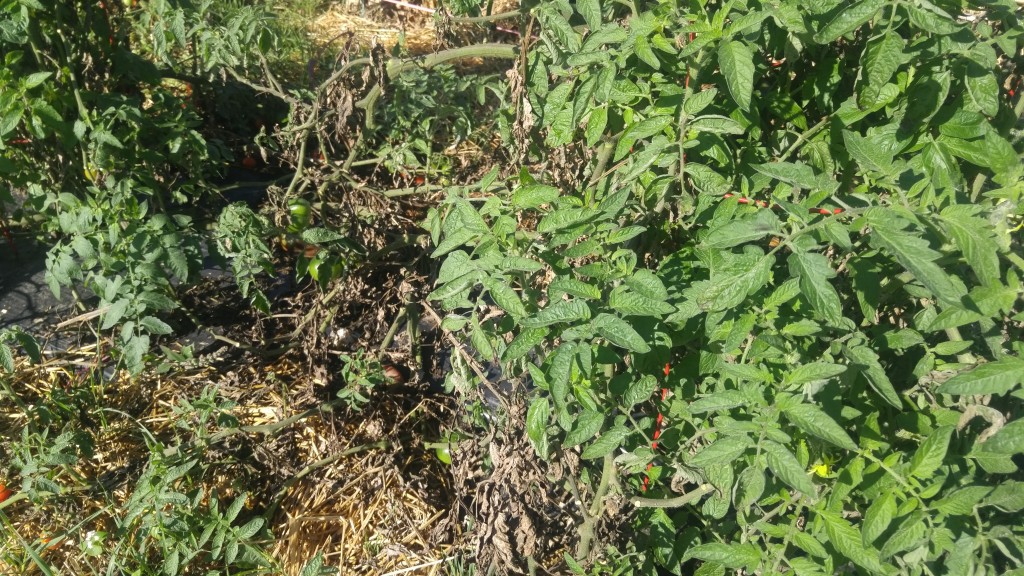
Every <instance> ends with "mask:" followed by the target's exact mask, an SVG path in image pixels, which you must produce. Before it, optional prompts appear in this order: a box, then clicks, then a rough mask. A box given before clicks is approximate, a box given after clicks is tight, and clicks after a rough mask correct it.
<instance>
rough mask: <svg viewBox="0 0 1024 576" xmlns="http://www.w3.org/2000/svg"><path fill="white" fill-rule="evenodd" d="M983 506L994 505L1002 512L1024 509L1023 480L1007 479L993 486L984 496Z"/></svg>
mask: <svg viewBox="0 0 1024 576" xmlns="http://www.w3.org/2000/svg"><path fill="white" fill-rule="evenodd" d="M984 505H985V506H995V507H996V508H998V509H1000V510H1002V511H1003V512H1020V511H1021V510H1024V482H1018V481H1017V480H1007V481H1005V482H1003V483H1002V484H1000V485H998V486H996V487H995V489H994V490H992V493H991V494H989V495H988V497H986V498H985V502H984Z"/></svg>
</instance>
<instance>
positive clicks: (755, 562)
mask: <svg viewBox="0 0 1024 576" xmlns="http://www.w3.org/2000/svg"><path fill="white" fill-rule="evenodd" d="M691 558H697V559H698V560H703V561H704V562H714V563H715V564H720V565H722V566H725V567H726V568H735V569H740V568H748V569H749V571H750V572H754V571H757V569H758V568H759V567H760V565H761V549H760V548H758V547H757V546H754V545H753V544H723V543H720V542H711V543H708V544H700V545H698V546H693V547H692V548H690V549H689V550H687V551H686V553H685V554H683V561H684V562H685V561H686V560H689V559H691Z"/></svg>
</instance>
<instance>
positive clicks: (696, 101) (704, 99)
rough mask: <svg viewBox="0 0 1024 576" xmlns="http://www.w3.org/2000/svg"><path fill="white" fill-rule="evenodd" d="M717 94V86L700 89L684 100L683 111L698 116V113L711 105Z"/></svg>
mask: <svg viewBox="0 0 1024 576" xmlns="http://www.w3.org/2000/svg"><path fill="white" fill-rule="evenodd" d="M717 96H718V89H717V88H708V89H707V90H700V91H699V92H696V93H694V94H693V95H692V96H690V97H688V98H687V99H686V100H684V101H683V111H684V112H686V114H687V115H688V116H696V115H697V114H700V113H701V111H702V110H704V109H705V108H707V107H708V106H710V105H711V103H713V102H714V101H715V98H716V97H717Z"/></svg>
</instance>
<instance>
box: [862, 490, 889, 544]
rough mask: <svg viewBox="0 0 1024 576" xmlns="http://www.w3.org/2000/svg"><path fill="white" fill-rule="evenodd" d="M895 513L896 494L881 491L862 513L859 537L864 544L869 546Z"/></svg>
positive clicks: (887, 525)
mask: <svg viewBox="0 0 1024 576" xmlns="http://www.w3.org/2000/svg"><path fill="white" fill-rule="evenodd" d="M895 515H896V496H895V495H894V493H893V492H892V491H885V492H883V493H882V494H881V495H880V496H879V497H878V498H876V499H875V501H874V502H872V503H871V505H870V506H868V509H867V511H866V512H865V513H864V524H863V525H862V527H861V537H862V541H863V543H864V545H865V546H870V545H871V543H872V542H874V541H875V540H877V539H878V537H879V536H881V535H882V533H883V532H885V530H886V528H888V527H889V524H890V523H891V522H892V519H893V517H894V516H895Z"/></svg>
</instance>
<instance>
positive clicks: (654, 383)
mask: <svg viewBox="0 0 1024 576" xmlns="http://www.w3.org/2000/svg"><path fill="white" fill-rule="evenodd" d="M657 389H658V379H657V378H655V377H654V376H651V375H650V374H646V375H644V376H643V377H641V378H640V379H638V380H633V381H632V382H630V383H629V387H628V388H626V393H625V394H623V395H622V406H623V407H624V408H625V409H626V410H629V409H630V408H632V407H633V406H636V405H637V404H639V403H641V402H644V401H645V400H648V399H649V398H650V397H651V394H653V393H654V391H655V390H657Z"/></svg>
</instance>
